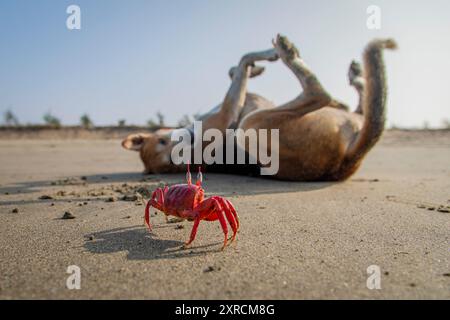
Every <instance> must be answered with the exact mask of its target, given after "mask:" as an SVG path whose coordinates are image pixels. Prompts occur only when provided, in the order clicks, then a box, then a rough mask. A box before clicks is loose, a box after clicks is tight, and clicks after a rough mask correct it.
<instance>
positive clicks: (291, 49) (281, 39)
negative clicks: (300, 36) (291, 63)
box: [272, 35, 300, 61]
mask: <svg viewBox="0 0 450 320" xmlns="http://www.w3.org/2000/svg"><path fill="white" fill-rule="evenodd" d="M272 43H273V46H274V47H275V49H276V50H277V53H278V55H279V56H280V58H281V59H283V60H284V61H288V60H294V59H296V58H300V52H299V51H298V49H297V48H296V47H295V45H294V44H293V43H292V42H290V41H289V39H288V38H287V37H285V36H282V35H277V38H276V40H273V41H272Z"/></svg>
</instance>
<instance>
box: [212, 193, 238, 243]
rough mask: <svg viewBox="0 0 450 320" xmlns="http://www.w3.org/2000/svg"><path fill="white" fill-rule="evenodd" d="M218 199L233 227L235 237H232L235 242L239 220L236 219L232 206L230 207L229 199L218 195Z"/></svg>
mask: <svg viewBox="0 0 450 320" xmlns="http://www.w3.org/2000/svg"><path fill="white" fill-rule="evenodd" d="M217 201H219V202H220V204H221V206H222V209H223V212H224V213H225V216H226V218H227V220H228V222H229V223H230V226H231V229H232V230H233V237H232V238H231V242H233V241H234V239H235V238H236V233H237V231H238V229H239V222H238V221H237V220H236V219H235V216H234V214H233V212H232V211H231V208H230V205H231V203H230V202H229V201H227V200H225V199H224V198H221V197H217Z"/></svg>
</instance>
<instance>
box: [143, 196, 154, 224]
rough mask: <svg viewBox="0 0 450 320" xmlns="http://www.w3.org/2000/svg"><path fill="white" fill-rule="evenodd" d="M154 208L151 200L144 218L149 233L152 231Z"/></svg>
mask: <svg viewBox="0 0 450 320" xmlns="http://www.w3.org/2000/svg"><path fill="white" fill-rule="evenodd" d="M151 206H152V201H151V200H149V201H148V202H147V206H146V207H145V216H144V221H145V225H146V226H147V228H148V230H149V231H152V226H151V224H150V208H151Z"/></svg>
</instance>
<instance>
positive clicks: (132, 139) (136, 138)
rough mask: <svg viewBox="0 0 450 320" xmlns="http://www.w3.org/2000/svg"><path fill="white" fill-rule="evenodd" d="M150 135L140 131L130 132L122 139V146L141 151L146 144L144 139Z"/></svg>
mask: <svg viewBox="0 0 450 320" xmlns="http://www.w3.org/2000/svg"><path fill="white" fill-rule="evenodd" d="M148 137H149V134H145V133H138V134H130V135H129V136H128V137H126V138H125V139H124V140H123V141H122V147H124V148H125V149H127V150H134V151H140V150H141V148H142V147H143V145H144V140H145V139H146V138H148Z"/></svg>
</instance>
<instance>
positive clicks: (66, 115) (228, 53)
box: [0, 0, 450, 127]
mask: <svg viewBox="0 0 450 320" xmlns="http://www.w3.org/2000/svg"><path fill="white" fill-rule="evenodd" d="M70 4H77V5H79V6H80V7H81V27H82V28H81V30H74V31H69V30H68V29H67V28H66V19H67V16H68V15H67V13H66V8H67V7H68V6H69V5H70ZM371 4H374V5H378V6H379V7H380V8H381V10H382V15H381V18H382V20H381V23H382V24H381V30H369V29H367V27H366V19H367V14H366V9H367V7H368V6H369V5H371ZM449 13H450V2H449V1H447V0H442V1H441V0H430V1H403V0H395V1H392V0H390V1H389V0H372V1H364V0H341V1H328V0H315V1H300V0H291V1H288V0H278V1H275V0H226V1H225V0H216V1H208V0H189V1H185V0H172V1H163V0H128V1H125V0H123V1H119V0H72V1H65V0H58V1H57V0H40V1H26V0H2V1H1V2H0V39H1V43H2V45H1V47H0V112H1V113H3V112H5V111H6V110H8V109H11V110H12V111H13V112H14V113H15V114H16V115H17V117H18V118H19V120H20V121H21V122H23V123H39V122H42V116H43V114H44V113H46V112H48V111H51V113H52V114H54V115H55V116H57V117H59V118H60V119H61V120H62V121H63V123H65V124H76V123H78V122H79V118H80V116H81V115H82V114H84V113H88V114H89V115H90V116H91V118H92V119H93V121H94V122H95V123H96V124H99V125H107V124H115V123H117V121H118V120H119V119H126V120H127V123H133V124H145V123H146V122H147V120H148V119H149V118H152V117H153V116H154V114H155V113H156V112H157V111H161V112H162V113H163V114H165V116H166V120H167V122H169V123H171V124H174V123H176V121H177V120H178V119H179V118H180V117H181V116H182V115H183V114H194V113H197V112H205V111H207V110H208V109H209V108H211V107H213V106H215V105H217V104H218V103H219V102H220V101H221V100H222V99H223V97H224V94H225V92H226V90H227V89H228V86H229V83H230V80H229V78H228V75H227V73H228V69H229V68H230V67H231V66H232V65H235V64H236V63H237V62H238V60H239V58H240V57H241V56H242V55H243V54H244V53H246V52H248V51H254V50H262V49H267V48H269V47H270V45H271V39H272V38H273V37H274V36H275V35H276V34H277V33H282V34H285V35H287V36H288V37H289V38H290V39H291V40H292V41H293V42H295V43H296V44H297V45H298V47H299V49H300V51H301V54H302V56H303V58H304V59H305V61H306V62H307V63H308V64H309V65H310V67H311V68H312V69H313V70H314V71H315V72H316V73H317V75H318V76H319V77H320V79H321V81H322V83H323V84H324V86H325V87H326V88H327V89H328V91H329V92H330V93H331V94H332V95H333V96H335V97H336V98H338V99H341V100H343V101H346V102H347V103H349V104H350V105H352V106H355V105H356V101H357V99H356V94H355V92H354V91H353V89H352V88H350V87H349V86H348V83H347V79H346V74H347V68H348V65H349V63H350V61H351V60H352V59H355V58H356V59H360V56H361V52H362V50H363V48H364V46H365V44H366V43H367V42H368V41H370V39H372V38H374V37H385V36H389V37H394V38H395V39H397V41H398V43H399V46H400V50H399V51H397V52H388V53H387V54H386V63H387V72H388V83H389V99H388V124H389V125H393V124H395V125H398V126H403V127H421V126H422V125H423V124H424V122H428V123H429V125H430V126H434V127H437V126H440V125H441V124H442V120H443V119H445V118H447V119H450V102H449V101H450V88H449V84H448V80H447V78H448V76H447V75H448V74H450V62H449V59H450V37H449V35H450V19H448V15H449ZM249 89H250V91H252V92H256V93H260V94H262V95H264V96H265V97H267V98H269V99H271V100H273V101H275V102H276V103H279V104H281V103H283V102H285V101H287V100H290V99H291V98H293V97H294V96H296V95H297V94H298V93H299V90H300V88H299V85H298V83H297V82H296V80H295V79H294V77H293V76H292V75H291V74H290V72H289V71H288V70H287V69H286V68H285V67H284V66H283V65H282V63H275V64H270V65H269V66H268V68H267V71H266V73H265V74H264V75H263V76H262V77H260V78H258V79H254V80H252V81H251V83H250V86H249Z"/></svg>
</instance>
